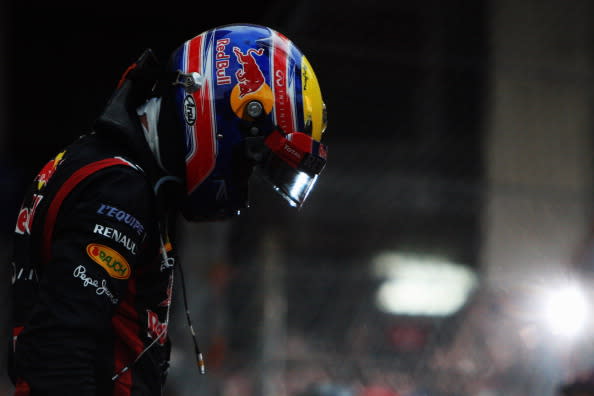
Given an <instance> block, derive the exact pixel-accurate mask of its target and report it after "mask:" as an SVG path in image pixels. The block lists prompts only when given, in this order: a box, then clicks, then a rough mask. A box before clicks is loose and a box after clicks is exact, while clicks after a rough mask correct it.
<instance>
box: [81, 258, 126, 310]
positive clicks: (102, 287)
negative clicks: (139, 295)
mask: <svg viewBox="0 0 594 396" xmlns="http://www.w3.org/2000/svg"><path fill="white" fill-rule="evenodd" d="M72 276H74V277H75V278H78V279H80V280H81V281H82V285H83V286H84V287H88V286H91V287H92V288H94V289H95V294H96V295H98V296H102V295H105V296H107V298H109V301H111V303H112V304H114V305H115V304H117V303H118V302H119V300H118V299H117V298H116V297H115V296H114V295H113V293H112V292H111V291H110V290H109V289H108V288H107V281H106V280H105V279H101V283H99V281H98V280H97V279H93V278H91V277H90V276H88V275H87V269H86V267H85V266H83V265H79V266H78V267H76V268H75V269H74V271H73V272H72Z"/></svg>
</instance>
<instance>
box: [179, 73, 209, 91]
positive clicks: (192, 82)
mask: <svg viewBox="0 0 594 396" xmlns="http://www.w3.org/2000/svg"><path fill="white" fill-rule="evenodd" d="M203 83H204V77H203V76H202V75H200V73H196V72H192V73H184V72H182V71H181V70H178V71H177V76H176V78H175V81H174V82H173V83H172V84H173V85H175V86H178V85H181V86H182V87H183V88H184V90H185V91H186V92H187V93H194V92H196V91H198V90H199V89H200V87H202V84H203Z"/></svg>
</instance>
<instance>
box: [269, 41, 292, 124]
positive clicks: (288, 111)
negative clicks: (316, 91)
mask: <svg viewBox="0 0 594 396" xmlns="http://www.w3.org/2000/svg"><path fill="white" fill-rule="evenodd" d="M290 45H291V42H290V41H289V40H288V39H287V38H286V37H285V36H283V35H282V34H279V33H278V32H273V53H274V54H273V60H272V66H273V67H272V71H273V73H272V79H273V81H272V92H273V93H274V120H275V123H276V125H278V126H279V127H280V128H281V129H282V130H283V132H285V133H292V132H295V119H294V117H295V116H294V111H293V99H292V96H291V94H290V92H289V89H290V87H289V65H288V63H289V53H290V50H291V49H290Z"/></svg>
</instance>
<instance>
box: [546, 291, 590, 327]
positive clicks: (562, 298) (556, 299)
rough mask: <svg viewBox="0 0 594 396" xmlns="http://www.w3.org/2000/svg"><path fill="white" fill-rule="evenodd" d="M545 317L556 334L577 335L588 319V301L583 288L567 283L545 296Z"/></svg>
mask: <svg viewBox="0 0 594 396" xmlns="http://www.w3.org/2000/svg"><path fill="white" fill-rule="evenodd" d="M544 303H545V305H544V319H545V323H546V324H547V325H548V327H549V329H550V330H551V331H552V332H553V334H555V335H559V336H564V337H569V338H571V337H575V336H576V335H578V334H579V333H580V331H582V330H583V329H584V327H585V325H586V322H587V320H588V303H587V301H586V297H585V296H584V294H583V293H582V291H581V289H580V288H579V287H577V286H576V285H567V286H564V287H562V288H560V289H556V290H553V291H550V292H549V293H548V294H547V295H546V296H545V301H544Z"/></svg>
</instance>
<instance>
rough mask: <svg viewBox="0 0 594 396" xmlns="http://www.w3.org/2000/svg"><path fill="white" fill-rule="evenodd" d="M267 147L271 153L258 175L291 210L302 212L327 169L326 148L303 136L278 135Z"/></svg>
mask: <svg viewBox="0 0 594 396" xmlns="http://www.w3.org/2000/svg"><path fill="white" fill-rule="evenodd" d="M265 144H266V146H268V148H269V149H270V151H271V152H270V155H268V157H267V159H266V160H265V161H264V162H263V163H261V164H259V165H257V167H256V169H257V173H258V174H259V175H260V176H261V177H263V178H264V179H265V180H267V181H268V182H270V183H271V184H272V186H273V188H274V190H275V191H276V192H277V193H279V194H280V195H281V196H282V197H283V198H285V199H286V200H287V202H289V204H290V205H291V206H294V207H297V208H300V207H301V206H302V205H303V203H304V202H305V200H306V199H307V196H308V195H309V193H310V192H311V190H312V189H313V187H314V185H315V183H316V181H317V179H318V176H319V174H320V173H321V172H322V170H323V169H324V166H325V165H326V147H325V146H324V145H322V144H321V143H319V142H318V141H316V140H313V139H312V138H311V137H310V136H309V135H306V134H304V133H300V132H295V133H291V134H288V135H282V134H281V133H280V132H279V131H274V132H273V133H271V134H270V135H269V136H268V137H267V138H266V140H265Z"/></svg>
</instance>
